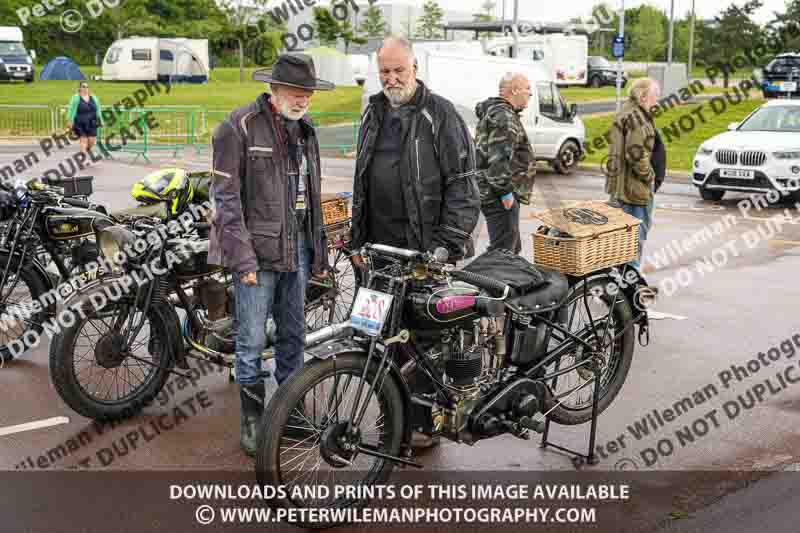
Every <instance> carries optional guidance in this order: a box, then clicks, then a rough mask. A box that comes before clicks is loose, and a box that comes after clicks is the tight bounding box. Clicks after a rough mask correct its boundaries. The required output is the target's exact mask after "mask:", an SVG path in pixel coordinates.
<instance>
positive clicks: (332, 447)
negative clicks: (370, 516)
mask: <svg viewBox="0 0 800 533" xmlns="http://www.w3.org/2000/svg"><path fill="white" fill-rule="evenodd" d="M366 360H367V359H366V358H365V357H364V356H363V355H361V354H355V353H351V354H344V355H339V356H337V357H336V358H335V359H333V358H331V359H326V360H314V361H312V362H310V363H308V364H307V365H306V366H304V367H303V368H302V369H301V370H298V371H297V373H295V374H294V375H292V377H291V378H289V379H288V380H287V381H286V382H284V383H283V384H282V385H281V386H280V387H279V388H278V390H277V392H276V393H275V394H274V395H273V397H272V399H271V400H270V402H269V405H268V406H267V407H266V409H265V410H264V413H265V414H264V416H263V417H262V421H261V428H260V431H259V440H258V451H257V454H256V476H257V478H258V482H259V484H262V485H272V486H275V487H280V486H283V487H284V488H285V496H286V497H285V498H275V499H270V505H272V506H274V507H284V508H287V509H298V508H312V509H313V508H316V509H320V508H327V509H344V508H349V507H354V508H358V507H361V506H363V505H365V504H366V503H368V501H369V500H365V499H352V498H344V497H342V498H335V497H334V495H335V488H334V487H335V486H336V485H339V486H344V485H379V484H382V483H384V482H385V481H386V480H387V479H388V477H389V475H390V473H391V471H392V469H393V467H394V463H392V462H391V461H388V460H386V459H382V458H379V457H375V456H373V455H367V454H365V453H364V452H363V450H365V449H366V450H371V451H375V452H378V453H382V454H386V455H392V456H397V455H398V454H399V452H400V445H401V441H402V433H403V423H404V417H405V415H404V413H403V400H402V395H401V393H400V389H399V387H398V385H397V383H395V381H394V380H393V379H391V378H390V377H387V378H386V379H381V380H379V382H378V385H377V386H376V388H375V390H374V393H373V394H372V396H371V398H370V400H369V402H368V403H367V405H366V410H365V411H364V415H363V417H362V418H361V421H360V423H359V424H358V425H355V424H354V427H353V429H354V431H353V432H348V428H347V426H348V422H349V421H350V420H352V418H351V411H352V408H353V403H354V399H355V397H356V395H357V392H358V391H359V390H361V391H362V395H361V403H362V404H363V402H364V400H365V398H366V393H367V391H368V390H369V387H370V385H371V384H372V383H374V381H375V375H374V372H371V373H370V374H368V375H367V379H366V380H365V381H362V379H361V377H362V375H363V371H364V364H365V363H366ZM370 366H371V367H372V368H374V367H375V366H377V365H376V363H375V361H374V360H373V361H371V362H370ZM362 386H363V387H362ZM361 407H363V405H360V406H359V409H358V411H360V409H361ZM305 485H312V486H320V485H325V486H327V487H328V489H329V492H330V497H328V498H325V499H321V498H317V499H314V498H304V497H303V496H304V495H301V494H298V493H295V492H296V491H298V490H299V489H297V487H299V488H300V489H302V487H304V486H305ZM300 516H302V515H300ZM292 523H293V524H294V525H297V526H300V527H308V528H325V527H331V526H335V525H338V524H340V523H341V522H310V521H297V522H292Z"/></svg>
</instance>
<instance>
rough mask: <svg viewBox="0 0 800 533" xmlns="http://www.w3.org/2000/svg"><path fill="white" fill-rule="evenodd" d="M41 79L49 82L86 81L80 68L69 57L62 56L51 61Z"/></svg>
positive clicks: (43, 68) (45, 67) (40, 74)
mask: <svg viewBox="0 0 800 533" xmlns="http://www.w3.org/2000/svg"><path fill="white" fill-rule="evenodd" d="M39 79H40V80H43V81H47V80H85V79H86V77H85V76H84V75H83V72H81V69H80V67H78V65H76V64H75V62H74V61H73V60H71V59H70V58H68V57H64V56H60V57H57V58H55V59H51V60H50V61H49V62H48V63H47V64H46V65H45V66H43V67H42V71H41V72H40V73H39Z"/></svg>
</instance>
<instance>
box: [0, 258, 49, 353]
mask: <svg viewBox="0 0 800 533" xmlns="http://www.w3.org/2000/svg"><path fill="white" fill-rule="evenodd" d="M6 265H8V256H7V255H0V268H5V267H6ZM8 270H9V273H8V277H7V278H6V283H5V285H4V286H3V287H2V288H0V364H2V363H3V362H5V361H10V360H12V359H14V357H16V356H17V355H19V354H20V353H22V352H24V351H25V350H28V349H30V348H33V347H34V346H35V345H36V344H37V343H38V339H39V337H40V335H41V334H42V332H43V331H44V323H45V322H46V321H47V318H48V313H49V312H50V311H51V309H42V306H41V305H38V306H34V303H40V302H41V301H42V297H43V296H44V295H45V293H46V292H47V289H48V284H47V280H45V279H44V278H43V277H42V276H41V274H39V272H38V271H37V270H35V269H34V268H31V267H25V266H23V267H22V268H21V269H20V270H19V272H18V273H17V265H16V263H15V262H12V263H11V265H10V266H9V269H8Z"/></svg>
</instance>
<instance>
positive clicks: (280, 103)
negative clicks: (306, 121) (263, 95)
mask: <svg viewBox="0 0 800 533" xmlns="http://www.w3.org/2000/svg"><path fill="white" fill-rule="evenodd" d="M275 100H276V101H275V107H277V108H278V112H280V114H281V115H283V117H284V118H286V119H288V120H300V119H301V118H303V116H304V115H305V114H306V112H307V111H308V108H307V107H306V108H304V109H301V110H299V111H295V110H293V109H292V107H291V105H290V104H289V103H288V102H286V101H284V100H281V99H277V98H276V99H275Z"/></svg>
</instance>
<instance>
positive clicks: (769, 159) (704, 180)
mask: <svg viewBox="0 0 800 533" xmlns="http://www.w3.org/2000/svg"><path fill="white" fill-rule="evenodd" d="M728 130H729V131H727V132H725V133H721V134H719V135H717V136H715V137H712V138H711V139H709V140H707V141H706V142H704V143H703V144H702V145H700V148H699V149H698V150H697V154H696V155H695V157H694V168H693V174H692V183H693V184H694V185H695V186H697V188H698V189H699V190H700V196H702V197H703V199H704V200H714V201H716V200H721V199H722V197H723V196H724V195H725V191H738V192H768V191H770V190H777V191H778V192H780V193H782V194H784V195H789V194H791V195H792V196H795V197H798V199H800V100H771V101H769V102H767V103H765V104H764V105H762V106H761V107H759V108H758V109H756V110H755V111H753V112H752V113H750V115H748V116H747V118H745V119H744V120H743V121H742V122H739V123H736V122H733V123H731V124H730V125H729V126H728Z"/></svg>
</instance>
